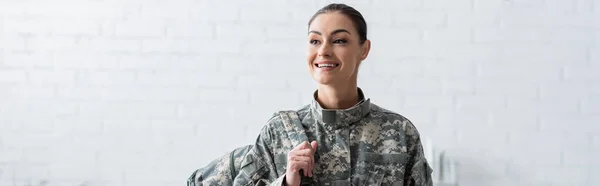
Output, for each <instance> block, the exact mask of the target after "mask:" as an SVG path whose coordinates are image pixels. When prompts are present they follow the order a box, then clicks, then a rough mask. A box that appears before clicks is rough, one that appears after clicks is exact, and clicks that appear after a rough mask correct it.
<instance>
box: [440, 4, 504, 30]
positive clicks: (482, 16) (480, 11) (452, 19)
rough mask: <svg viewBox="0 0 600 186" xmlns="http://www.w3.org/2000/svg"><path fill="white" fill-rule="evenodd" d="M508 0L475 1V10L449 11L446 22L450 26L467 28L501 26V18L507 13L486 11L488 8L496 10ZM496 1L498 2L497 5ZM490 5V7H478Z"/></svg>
mask: <svg viewBox="0 0 600 186" xmlns="http://www.w3.org/2000/svg"><path fill="white" fill-rule="evenodd" d="M505 2H506V1H500V0H497V1H490V0H488V1H484V2H481V3H480V2H479V1H475V6H476V7H475V12H449V13H447V15H446V16H447V18H446V19H447V20H446V22H447V23H446V24H447V26H448V27H452V28H454V27H466V28H490V27H491V28H495V27H498V26H500V20H501V18H502V17H504V16H506V15H502V16H500V15H498V14H492V13H486V12H484V11H486V10H488V11H489V10H496V9H497V8H498V7H502V6H503V5H502V4H504V3H505ZM496 3H498V4H497V5H496ZM478 6H489V7H478Z"/></svg>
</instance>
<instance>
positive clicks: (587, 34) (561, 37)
mask: <svg viewBox="0 0 600 186" xmlns="http://www.w3.org/2000/svg"><path fill="white" fill-rule="evenodd" d="M551 33H552V36H553V38H552V40H551V43H552V44H556V45H563V44H564V45H577V46H595V43H596V42H595V41H594V39H590V38H594V37H595V34H596V33H595V31H594V30H592V29H581V28H554V29H552V32H551Z"/></svg>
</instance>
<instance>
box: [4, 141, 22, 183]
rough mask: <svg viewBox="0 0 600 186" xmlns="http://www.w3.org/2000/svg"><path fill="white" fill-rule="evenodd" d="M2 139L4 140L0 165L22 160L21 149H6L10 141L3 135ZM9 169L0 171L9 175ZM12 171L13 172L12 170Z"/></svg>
mask: <svg viewBox="0 0 600 186" xmlns="http://www.w3.org/2000/svg"><path fill="white" fill-rule="evenodd" d="M3 136H4V137H3V139H4V146H3V147H2V156H0V164H4V163H13V162H19V161H21V160H22V159H23V150H22V148H21V147H10V148H9V147H8V146H9V142H10V140H12V139H8V137H6V135H4V134H3ZM1 168H5V167H4V166H2V167H1ZM10 170H11V169H8V170H7V169H4V170H2V169H0V171H4V173H6V174H9V172H8V171H10ZM13 171H14V170H13Z"/></svg>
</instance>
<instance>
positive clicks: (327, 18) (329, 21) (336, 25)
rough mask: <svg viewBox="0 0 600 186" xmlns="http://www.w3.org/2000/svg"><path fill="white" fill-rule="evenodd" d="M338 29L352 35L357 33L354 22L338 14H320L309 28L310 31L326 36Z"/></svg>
mask: <svg viewBox="0 0 600 186" xmlns="http://www.w3.org/2000/svg"><path fill="white" fill-rule="evenodd" d="M337 29H346V30H348V31H349V32H351V33H354V32H356V31H355V29H354V24H353V23H352V20H351V19H349V18H348V17H346V16H345V15H343V14H341V13H338V12H330V13H324V14H320V15H318V16H317V17H315V19H314V20H313V22H312V23H311V24H310V26H309V27H308V30H309V31H311V30H314V31H319V32H324V33H326V34H329V32H331V31H333V30H337Z"/></svg>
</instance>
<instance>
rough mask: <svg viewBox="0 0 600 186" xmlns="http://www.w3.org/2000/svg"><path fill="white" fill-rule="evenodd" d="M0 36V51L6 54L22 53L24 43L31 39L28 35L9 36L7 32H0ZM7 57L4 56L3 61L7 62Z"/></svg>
mask: <svg viewBox="0 0 600 186" xmlns="http://www.w3.org/2000/svg"><path fill="white" fill-rule="evenodd" d="M0 33H1V34H2V36H0V49H2V50H6V53H8V52H9V51H24V50H25V41H26V40H27V39H28V38H29V37H31V36H28V35H22V34H10V33H8V32H6V31H5V32H4V33H2V32H0ZM9 56H10V55H6V56H5V58H6V59H5V61H6V62H9V59H10V58H9Z"/></svg>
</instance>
